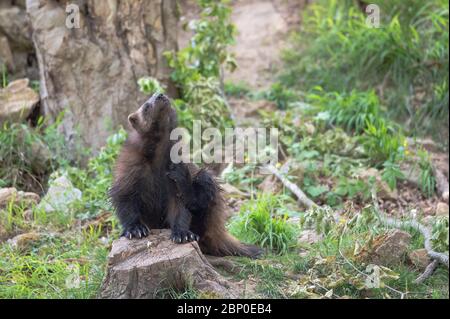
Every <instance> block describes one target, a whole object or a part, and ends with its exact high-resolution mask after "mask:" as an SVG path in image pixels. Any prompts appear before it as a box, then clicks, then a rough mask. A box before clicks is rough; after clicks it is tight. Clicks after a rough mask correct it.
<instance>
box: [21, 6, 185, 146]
mask: <svg viewBox="0 0 450 319" xmlns="http://www.w3.org/2000/svg"><path fill="white" fill-rule="evenodd" d="M69 4H72V5H77V6H78V9H79V11H75V12H73V14H75V15H76V16H77V17H78V18H79V19H77V21H78V20H79V24H73V25H70V24H68V26H67V22H70V20H69V19H68V18H69V16H68V14H67V13H66V8H67V6H68V5H69ZM27 14H28V17H29V20H30V23H31V26H32V30H33V42H34V46H35V48H36V55H37V60H38V62H39V74H40V84H41V86H40V90H41V92H40V93H41V111H42V112H43V113H44V114H45V115H47V116H49V117H51V118H56V117H57V116H58V115H59V114H60V113H61V111H62V110H63V109H64V110H66V112H65V113H64V114H65V117H64V119H63V120H62V125H61V127H60V128H61V131H62V133H63V134H64V135H65V136H66V138H67V141H68V144H67V145H68V146H69V147H75V146H76V143H75V142H76V140H75V139H74V137H76V136H77V135H78V130H79V131H81V132H83V134H82V136H81V138H82V139H83V142H85V143H86V144H87V145H89V146H92V147H93V148H94V149H96V150H98V149H99V148H100V147H101V146H103V145H104V144H105V142H106V138H107V137H108V135H109V134H110V131H111V128H114V129H115V128H118V127H119V126H120V125H123V126H126V125H127V124H128V123H127V117H128V115H129V114H130V113H131V112H132V111H135V110H136V109H137V107H138V106H139V105H140V104H142V103H143V102H144V101H145V99H146V98H147V97H146V96H145V95H144V94H143V93H141V92H140V91H139V86H138V84H137V81H138V80H139V79H140V78H142V77H146V76H151V77H155V78H157V79H158V80H160V81H161V82H162V83H163V84H164V85H166V87H167V92H168V94H169V95H171V96H175V95H176V94H175V92H176V90H175V89H174V86H173V85H172V82H171V80H170V74H171V72H172V71H171V69H170V68H169V66H168V65H167V62H166V60H165V58H164V55H163V54H164V52H166V51H172V50H176V49H177V30H178V27H177V23H178V20H177V7H176V1H175V0H165V1H146V0H128V1H119V0H108V1H89V0H78V1H69V0H62V1H54V0H28V1H27ZM105 118H108V121H105Z"/></svg>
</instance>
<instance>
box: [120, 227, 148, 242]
mask: <svg viewBox="0 0 450 319" xmlns="http://www.w3.org/2000/svg"><path fill="white" fill-rule="evenodd" d="M148 234H149V230H148V228H147V226H145V225H142V224H136V225H132V226H129V227H128V228H127V229H125V230H124V232H123V233H122V236H123V237H125V238H128V239H133V238H143V237H147V236H148Z"/></svg>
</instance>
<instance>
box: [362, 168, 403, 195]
mask: <svg viewBox="0 0 450 319" xmlns="http://www.w3.org/2000/svg"><path fill="white" fill-rule="evenodd" d="M356 175H357V178H359V179H361V180H363V181H365V182H368V181H369V179H371V178H374V179H375V183H376V185H377V189H378V197H379V198H382V199H385V200H392V201H396V200H397V199H398V191H397V189H394V190H392V189H391V188H390V187H389V185H388V184H387V183H386V182H385V181H383V180H382V178H381V173H380V171H379V170H377V169H376V168H369V169H367V168H364V169H361V170H359V171H358V172H357V174H356Z"/></svg>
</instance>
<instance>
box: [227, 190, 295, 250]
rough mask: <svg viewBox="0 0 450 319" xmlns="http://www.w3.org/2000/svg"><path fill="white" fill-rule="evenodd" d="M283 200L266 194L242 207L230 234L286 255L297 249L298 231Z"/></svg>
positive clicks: (232, 224)
mask: <svg viewBox="0 0 450 319" xmlns="http://www.w3.org/2000/svg"><path fill="white" fill-rule="evenodd" d="M283 209H284V204H283V200H282V197H279V196H275V195H267V194H263V195H261V196H259V197H258V198H256V199H254V200H250V201H249V202H247V203H245V204H244V205H243V206H242V207H241V213H240V214H239V215H238V216H236V217H235V218H234V219H233V221H232V222H231V224H230V227H229V228H230V231H231V233H233V234H234V235H236V236H237V237H238V238H240V239H241V240H243V241H245V242H248V243H252V244H256V245H259V246H261V247H266V248H268V249H269V251H273V252H276V253H280V254H281V253H285V252H287V251H288V250H289V249H290V248H292V247H293V246H295V240H296V228H295V226H294V225H292V224H291V223H289V222H288V221H287V219H288V215H287V214H286V212H283Z"/></svg>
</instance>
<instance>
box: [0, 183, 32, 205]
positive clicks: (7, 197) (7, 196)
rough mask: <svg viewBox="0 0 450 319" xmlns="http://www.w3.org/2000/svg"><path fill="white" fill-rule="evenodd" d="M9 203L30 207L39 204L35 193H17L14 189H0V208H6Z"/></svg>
mask: <svg viewBox="0 0 450 319" xmlns="http://www.w3.org/2000/svg"><path fill="white" fill-rule="evenodd" d="M11 201H14V203H15V204H20V203H21V204H24V205H26V206H27V207H31V206H33V205H37V204H38V203H39V201H40V197H39V195H38V194H35V193H29V192H22V191H17V189H15V188H14V187H10V188H2V189H0V208H4V207H6V206H7V205H8V204H9V203H10V202H11Z"/></svg>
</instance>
